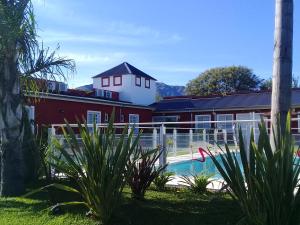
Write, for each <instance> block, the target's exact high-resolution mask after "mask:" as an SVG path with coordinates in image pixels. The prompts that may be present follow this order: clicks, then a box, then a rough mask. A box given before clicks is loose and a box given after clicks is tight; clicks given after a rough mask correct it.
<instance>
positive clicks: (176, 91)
mask: <svg viewBox="0 0 300 225" xmlns="http://www.w3.org/2000/svg"><path fill="white" fill-rule="evenodd" d="M156 89H157V95H158V96H160V97H166V96H181V95H185V87H184V86H173V85H167V84H165V83H161V82H157V83H156Z"/></svg>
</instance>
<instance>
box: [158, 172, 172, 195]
mask: <svg viewBox="0 0 300 225" xmlns="http://www.w3.org/2000/svg"><path fill="white" fill-rule="evenodd" d="M174 175H175V174H174V173H173V172H164V171H163V172H161V173H160V174H159V175H158V176H157V177H156V178H155V179H154V180H153V184H154V185H155V187H156V189H157V190H158V191H164V190H166V184H167V183H168V182H169V181H172V180H173V179H174V177H173V176H174Z"/></svg>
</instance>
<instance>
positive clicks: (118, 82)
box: [114, 76, 122, 86]
mask: <svg viewBox="0 0 300 225" xmlns="http://www.w3.org/2000/svg"><path fill="white" fill-rule="evenodd" d="M121 85H122V76H114V86H121Z"/></svg>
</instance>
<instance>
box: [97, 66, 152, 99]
mask: <svg viewBox="0 0 300 225" xmlns="http://www.w3.org/2000/svg"><path fill="white" fill-rule="evenodd" d="M155 82H156V79H155V78H153V77H151V76H149V75H148V74H146V73H144V72H142V71H141V70H139V69H137V68H135V67H134V66H132V65H130V64H129V63H126V62H124V63H122V64H120V65H118V66H116V67H114V68H112V69H110V70H107V71H105V72H103V73H101V74H98V75H96V76H94V77H93V88H94V89H102V90H109V91H114V92H118V93H119V99H120V100H121V101H127V102H131V103H133V104H137V105H150V104H152V103H154V102H155V96H156V83H155Z"/></svg>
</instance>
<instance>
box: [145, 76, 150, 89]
mask: <svg viewBox="0 0 300 225" xmlns="http://www.w3.org/2000/svg"><path fill="white" fill-rule="evenodd" d="M145 88H150V79H147V78H146V79H145Z"/></svg>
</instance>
